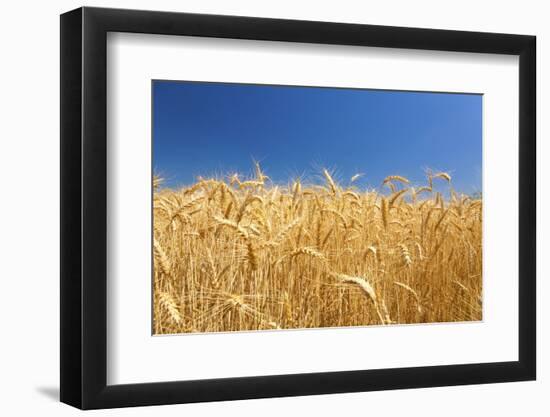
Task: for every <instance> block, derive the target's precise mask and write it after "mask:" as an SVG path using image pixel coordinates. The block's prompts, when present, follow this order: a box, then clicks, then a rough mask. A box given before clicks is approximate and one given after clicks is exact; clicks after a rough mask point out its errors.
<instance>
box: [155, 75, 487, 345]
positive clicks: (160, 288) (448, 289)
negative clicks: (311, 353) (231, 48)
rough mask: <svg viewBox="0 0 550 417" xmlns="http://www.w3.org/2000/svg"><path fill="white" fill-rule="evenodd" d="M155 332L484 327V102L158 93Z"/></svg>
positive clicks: (383, 95) (270, 89)
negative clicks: (477, 323) (478, 324)
mask: <svg viewBox="0 0 550 417" xmlns="http://www.w3.org/2000/svg"><path fill="white" fill-rule="evenodd" d="M152 122H153V128H152V147H153V178H152V188H153V206H152V217H153V237H152V252H153V253H152V257H153V261H154V262H153V264H154V267H153V277H152V280H153V284H152V285H153V333H154V334H180V333H211V332H232V331H260V330H272V331H273V330H280V329H306V328H329V327H349V326H370V325H376V326H380V325H403V324H421V323H423V324H428V323H444V322H470V321H480V320H482V255H483V248H482V229H483V227H482V210H483V202H482V95H479V94H467V93H463V94H462V93H445V92H412V91H393V90H370V89H359V88H333V87H312V86H283V85H258V84H238V83H215V82H195V81H179V80H178V81H172V80H153V81H152Z"/></svg>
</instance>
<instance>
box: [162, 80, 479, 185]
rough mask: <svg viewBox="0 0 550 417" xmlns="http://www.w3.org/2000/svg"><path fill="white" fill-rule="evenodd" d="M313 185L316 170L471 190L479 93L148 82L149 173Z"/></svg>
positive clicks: (178, 178)
mask: <svg viewBox="0 0 550 417" xmlns="http://www.w3.org/2000/svg"><path fill="white" fill-rule="evenodd" d="M253 160H257V161H259V162H260V163H261V165H262V168H263V169H264V171H265V173H266V174H267V175H268V176H269V177H270V178H271V179H272V180H273V181H274V182H277V183H284V184H286V183H288V181H289V179H292V178H296V177H301V178H302V179H304V180H306V181H312V182H314V181H320V178H319V173H320V171H321V169H322V168H325V167H326V168H329V169H332V170H334V172H335V177H336V178H337V179H338V180H340V181H342V182H344V183H345V182H347V181H349V179H350V177H351V176H352V175H354V174H356V173H364V176H363V177H362V178H361V180H360V181H357V183H356V185H357V186H359V187H360V188H366V187H369V188H370V187H378V186H379V185H380V183H381V181H382V180H383V178H385V177H386V176H388V175H403V176H405V177H408V178H409V179H410V180H411V181H412V182H414V183H418V184H423V183H425V179H424V178H425V177H424V169H425V168H431V169H432V170H434V171H439V170H442V171H446V172H449V173H450V174H451V175H452V177H453V184H454V187H455V189H456V190H458V191H460V192H464V193H468V194H470V193H473V192H476V191H481V172H482V169H481V163H482V96H480V95H470V94H444V93H417V92H404V91H385V90H364V89H337V88H317V87H292V86H268V85H249V84H227V83H201V82H179V81H153V170H154V172H155V173H157V174H160V175H161V176H162V177H163V178H165V185H166V186H169V187H178V186H182V185H186V184H191V183H192V182H194V180H195V179H196V177H197V176H199V175H201V176H205V177H207V176H213V175H225V174H228V173H233V172H239V173H242V174H244V175H252V173H253Z"/></svg>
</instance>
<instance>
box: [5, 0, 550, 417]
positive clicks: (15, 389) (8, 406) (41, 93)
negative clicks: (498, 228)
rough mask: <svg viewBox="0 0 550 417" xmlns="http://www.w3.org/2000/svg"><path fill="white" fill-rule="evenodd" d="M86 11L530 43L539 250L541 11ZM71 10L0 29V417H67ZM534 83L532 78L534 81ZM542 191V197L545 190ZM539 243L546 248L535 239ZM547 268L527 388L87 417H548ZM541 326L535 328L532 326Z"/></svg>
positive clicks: (207, 5)
mask: <svg viewBox="0 0 550 417" xmlns="http://www.w3.org/2000/svg"><path fill="white" fill-rule="evenodd" d="M87 4H88V5H97V6H110V7H127V8H142V9H163V10H174V11H193V12H204V13H221V14H241V15H251V16H253V15H256V16H266V17H288V18H296V19H312V20H327V21H331V20H332V21H342V22H357V23H372V24H386V25H398V26H418V27H433V28H442V29H464V30H481V31H495V32H510V33H525V34H535V35H537V36H538V74H539V79H538V89H537V91H538V120H539V122H538V123H539V126H538V127H539V129H538V137H539V144H541V146H539V150H538V160H539V178H538V184H539V186H538V188H539V219H540V220H539V223H538V228H539V237H540V238H539V249H538V254H539V258H542V257H543V255H544V254H545V253H547V252H548V250H549V248H550V247H549V245H550V242H549V240H548V239H549V236H550V223H549V221H548V220H547V219H543V217H542V216H540V213H542V212H544V211H546V212H548V211H549V210H550V201H548V191H546V192H545V193H544V194H543V193H542V191H543V189H542V188H543V187H542V184H543V183H547V182H548V181H549V180H550V174H549V173H550V171H549V168H543V167H542V166H541V165H542V164H541V161H542V160H546V161H548V160H550V159H549V158H550V151H549V149H550V148H549V147H548V146H547V145H546V144H545V143H542V142H543V140H542V138H543V137H544V136H545V135H547V133H548V124H547V122H546V121H545V120H542V119H543V117H542V115H543V114H544V111H545V102H544V100H546V99H547V97H548V96H549V95H550V90H549V89H550V87H549V84H548V82H547V81H545V80H544V78H543V77H544V76H543V77H541V75H542V74H543V73H544V72H547V73H549V70H548V59H549V58H550V49H549V47H548V42H549V40H550V27H548V25H547V18H546V16H547V15H548V11H547V10H544V4H545V2H542V1H540V2H539V1H523V2H518V1H514V2H504V1H486V2H478V1H466V0H465V1H462V2H459V3H456V2H455V3H448V4H445V3H444V2H441V1H415V2H409V1H406V0H405V1H392V2H386V3H384V2H366V1H363V2H351V1H349V2H348V1H345V0H340V1H339V2H334V1H330V2H322V1H319V0H318V1H311V2H309V1H297V0H294V1H283V0H278V1H266V2H257V1H254V0H250V1H245V0H233V1H231V2H226V1H223V0H220V1H213V0H212V1H210V0H201V1H198V0H197V1H187V2H181V1H162V0H157V1H155V2H153V1H138V0H133V1H120V2H113V1H102V2H97V1H89V2H88V3H87ZM80 5H81V3H77V2H74V1H58V2H56V3H54V4H52V3H46V2H20V3H19V4H17V3H15V2H11V3H9V4H6V5H4V7H3V10H2V12H3V13H2V17H3V19H2V20H3V21H2V25H0V30H1V31H2V33H1V37H0V39H1V41H0V42H1V46H2V49H1V50H2V65H1V66H0V71H1V75H2V77H1V78H0V79H1V80H2V81H3V84H2V89H1V90H0V91H1V94H0V99H1V101H0V103H1V104H0V106H2V109H1V110H2V111H1V112H0V114H1V115H2V131H1V132H2V144H3V147H2V152H1V154H0V155H1V160H0V169H1V174H2V175H1V176H0V178H2V179H3V180H4V188H5V189H4V192H3V201H2V202H3V204H1V205H0V222H1V227H0V231H1V236H2V240H1V242H2V243H1V244H2V248H1V252H0V253H2V257H1V260H2V266H3V268H2V284H3V285H2V295H3V296H2V299H1V301H0V317H1V319H0V320H1V324H2V343H1V344H0V358H1V359H0V369H1V371H2V376H1V378H0V392H1V393H2V394H1V395H2V402H1V403H0V410H1V411H2V413H3V414H5V415H14V416H15V415H29V414H31V415H32V414H33V413H35V414H37V413H40V414H41V415H61V416H63V415H75V414H76V413H77V411H75V410H73V409H71V408H70V407H68V406H65V405H62V404H58V403H57V399H56V397H57V392H58V377H59V372H58V367H59V361H58V349H59V343H58V338H59V325H58V311H59V296H58V293H59V289H58V288H59V287H58V274H59V250H58V243H59V239H58V236H59V232H58V230H59V221H58V213H59V187H58V182H59V168H58V165H59V152H58V149H59V139H58V137H59V135H58V134H59V98H58V97H59V52H58V51H59V46H58V41H59V25H58V22H59V21H58V14H59V13H61V12H63V11H66V10H69V9H71V8H75V7H78V6H80ZM541 78H542V79H541ZM546 188H547V187H546ZM543 234H544V237H543V236H542V235H543ZM549 274H550V267H549V266H548V263H546V265H544V264H543V263H542V262H541V263H540V264H539V274H538V275H539V286H538V290H539V295H538V300H539V308H538V312H539V326H538V329H539V352H540V354H539V366H538V372H539V378H538V381H537V382H528V383H508V384H498V385H485V386H467V387H451V388H435V389H423V390H406V391H388V392H378V393H359V394H343V395H327V396H314V397H303V398H291V399H289V398H287V399H272V400H254V401H238V402H232V403H211V404H196V405H180V406H167V407H155V408H150V407H149V408H141V409H126V410H111V411H100V412H96V413H94V415H119V414H120V415H128V416H130V415H131V416H134V415H142V416H146V415H155V416H157V415H160V416H162V415H181V414H182V413H187V414H188V415H194V416H195V415H219V414H221V413H223V414H224V415H225V416H227V415H229V416H231V415H235V416H237V415H239V416H244V415H281V414H282V413H286V414H290V415H296V414H299V413H300V414H301V413H308V414H316V415H327V416H328V415H334V414H335V413H342V412H345V413H365V412H369V413H371V414H375V413H384V414H385V415H398V414H402V413H407V414H408V415H422V416H439V415H442V414H445V415H449V416H454V415H456V416H464V415H470V414H472V413H474V414H475V415H483V414H485V415H499V416H503V415H519V414H526V415H540V416H542V415H548V411H549V408H550V406H549V405H548V400H547V398H548V397H547V396H545V395H544V394H547V393H548V392H549V390H550V382H548V378H549V377H550V366H549V365H548V363H549V362H548V360H547V358H546V356H547V355H546V353H547V352H548V351H549V342H550V339H549V337H550V326H548V325H545V321H546V318H547V317H548V316H549V314H550V309H549V304H548V303H546V304H543V303H542V301H543V300H545V299H546V297H547V296H548V295H550V294H549V292H550V287H549V284H548V281H545V277H548V275H549ZM541 322H542V324H540V323H541Z"/></svg>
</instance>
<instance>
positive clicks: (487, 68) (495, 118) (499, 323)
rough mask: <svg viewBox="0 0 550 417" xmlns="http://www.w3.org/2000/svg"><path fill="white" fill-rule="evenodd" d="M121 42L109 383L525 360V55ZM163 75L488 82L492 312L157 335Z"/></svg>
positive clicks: (111, 53)
mask: <svg viewBox="0 0 550 417" xmlns="http://www.w3.org/2000/svg"><path fill="white" fill-rule="evenodd" d="M107 45H108V49H107V51H108V52H107V53H108V57H107V62H108V70H107V90H108V100H107V105H108V117H107V120H108V121H107V123H108V128H107V135H108V138H107V142H108V168H107V170H108V174H107V175H108V178H109V182H108V196H107V201H108V211H107V219H108V222H109V227H108V239H107V240H108V242H109V248H108V251H107V253H108V256H107V258H108V262H107V264H108V266H107V270H108V277H107V282H108V287H107V289H108V291H107V293H108V306H109V308H108V317H107V322H108V326H109V330H108V337H107V344H108V345H107V346H108V354H107V360H108V367H107V369H108V373H107V383H108V384H129V383H141V382H160V381H173V380H182V379H183V380H191V379H208V378H227V377H237V376H253V375H275V374H291V373H303V372H328V371H344V370H357V369H376V368H400V367H409V366H429V365H444V364H464V363H483V362H505V361H515V360H517V358H518V353H517V329H518V326H517V294H518V289H517V287H518V276H517V270H518V246H517V229H518V226H517V223H518V207H517V199H518V196H517V194H518V157H517V155H518V137H517V132H518V110H517V102H518V78H519V73H518V58H517V57H514V56H498V55H496V56H495V55H486V54H463V53H451V52H435V51H430V52H427V51H404V50H398V49H392V50H389V49H381V48H364V47H342V46H335V45H329V46H327V45H308V44H289V43H287V42H269V43H266V42H262V41H250V40H248V41H246V40H230V39H225V40H220V39H196V38H192V37H173V36H172V37H170V36H151V35H136V34H112V35H110V36H109V38H108V41H107ZM220 63H222V65H220ZM403 68H406V71H403ZM152 79H177V80H182V79H183V80H207V81H226V82H253V83H273V84H287V85H288V84H290V85H314V86H332V87H362V88H393V89H403V90H422V91H454V92H469V93H483V154H484V157H483V200H484V201H483V205H484V210H485V213H486V215H485V216H484V230H483V240H484V242H483V243H484V250H483V294H484V297H483V306H484V311H483V322H478V323H460V324H458V323H439V324H428V325H415V326H386V327H371V328H368V329H365V328H361V327H354V328H345V329H316V330H296V331H276V332H232V333H218V334H212V335H201V334H194V335H179V336H175V335H174V336H165V337H151V335H150V329H151V328H152V323H151V313H150V312H151V309H152V307H151V304H150V302H151V292H150V289H151V273H150V271H151V256H150V251H151V222H150V219H151V189H150V181H149V179H150V178H151V133H150V132H151V100H150V99H151V80H152ZM129 155H131V157H129ZM365 164H367V166H368V164H369V161H368V158H367V160H366V161H365ZM419 169H420V167H419ZM510 201H513V202H516V203H515V204H510ZM502 230H507V236H506V239H503V238H502V236H501V231H502ZM220 346H223V349H222V350H220ZM344 346H346V347H355V348H354V349H355V350H356V351H358V352H359V351H361V352H362V354H350V355H345V354H344V355H343V354H342V352H343V351H344V350H345V348H343V347H344ZM403 346H407V349H406V351H404V350H403ZM191 358H208V366H205V364H204V363H203V362H202V361H200V360H194V359H191ZM228 358H231V360H228ZM266 358H269V360H266Z"/></svg>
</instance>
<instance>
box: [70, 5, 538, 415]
mask: <svg viewBox="0 0 550 417" xmlns="http://www.w3.org/2000/svg"><path fill="white" fill-rule="evenodd" d="M108 32H132V33H147V34H163V35H175V36H177V35H187V36H199V37H215V38H236V39H254V40H266V41H286V42H305V43H320V44H334V45H359V46H371V47H373V46H374V47H383V48H405V49H421V50H441V51H457V52H478V53H491V54H510V55H517V56H519V103H518V105H519V132H518V135H519V271H518V274H519V275H518V276H519V360H518V361H513V362H495V363H477V364H467V365H452V364H451V365H445V366H428V367H411V368H398V369H375V370H357V371H344V372H327V373H309V374H293V375H273V376H256V377H239V378H225V379H209V380H198V381H173V382H161V383H140V384H130V385H112V386H110V385H107V383H106V375H107V343H106V329H107V311H106V310H107V309H106V307H107V304H106V299H107V285H106V279H107V273H106V257H107V252H106V247H107V180H108V178H107V133H106V132H107V131H106V127H107V111H106V93H107V87H106V85H107V83H106V81H107V72H106V46H107V45H106V44H107V42H106V39H107V33H108ZM535 45H536V38H535V37H534V36H524V35H510V34H494V33H480V32H461V31H449V30H432V29H416V28H403V27H388V26H372V25H358V24H341V23H325V22H312V21H295V20H279V19H265V18H251V17H234V16H218V15H201V14H187V13H171V12H153V11H137V10H120V9H102V8H88V7H84V8H79V9H77V10H73V11H71V12H68V13H65V14H63V15H61V54H60V56H61V309H60V315H61V358H60V359H61V382H60V383H61V401H62V402H64V403H67V404H70V405H72V406H75V407H78V408H81V409H95V408H112V407H124V406H143V405H156V404H174V403H190V402H201V401H218V400H237V399H250V398H264V397H283V396H297V395H313V394H328V393H343V392H357V391H376V390H388V389H402V388H421V387H434V386H450V385H464V384H482V383H496V382H507V381H525V380H533V379H535V376H536V314H535V311H536V305H535V301H536V297H535V294H536V262H535V261H536V259H535V257H536V255H535V254H536V143H535V134H536V133H535V122H536V120H535V107H536V99H535V97H536V92H535V87H536V81H535V79H536V77H535V75H536V73H535V62H536V57H535V54H536V52H535V51H536V47H535Z"/></svg>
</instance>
